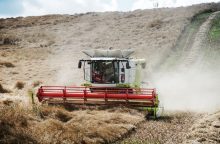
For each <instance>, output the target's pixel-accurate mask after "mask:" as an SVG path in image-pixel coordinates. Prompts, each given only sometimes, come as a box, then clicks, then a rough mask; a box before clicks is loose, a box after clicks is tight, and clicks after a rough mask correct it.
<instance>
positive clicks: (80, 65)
mask: <svg viewBox="0 0 220 144" xmlns="http://www.w3.org/2000/svg"><path fill="white" fill-rule="evenodd" d="M81 67H82V62H81V61H79V63H78V68H79V69H80V68H81Z"/></svg>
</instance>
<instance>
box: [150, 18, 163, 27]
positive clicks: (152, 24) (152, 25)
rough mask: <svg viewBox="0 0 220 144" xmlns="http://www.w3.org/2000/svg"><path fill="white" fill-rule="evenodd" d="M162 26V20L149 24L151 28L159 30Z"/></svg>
mask: <svg viewBox="0 0 220 144" xmlns="http://www.w3.org/2000/svg"><path fill="white" fill-rule="evenodd" d="M162 24H163V22H162V21H161V20H159V19H157V20H154V21H152V22H151V23H150V24H149V27H150V28H156V29H159V28H161V27H162Z"/></svg>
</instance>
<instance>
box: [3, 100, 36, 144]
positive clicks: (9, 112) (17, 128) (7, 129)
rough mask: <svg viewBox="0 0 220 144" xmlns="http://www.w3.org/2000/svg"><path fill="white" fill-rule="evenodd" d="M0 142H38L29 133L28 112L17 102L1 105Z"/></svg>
mask: <svg viewBox="0 0 220 144" xmlns="http://www.w3.org/2000/svg"><path fill="white" fill-rule="evenodd" d="M0 111H1V112H0V143H36V141H35V140H34V139H33V138H32V137H31V136H30V134H29V130H28V127H29V124H28V112H27V111H25V110H24V109H23V108H21V107H20V106H19V105H17V104H15V103H10V104H9V105H8V102H3V105H0Z"/></svg>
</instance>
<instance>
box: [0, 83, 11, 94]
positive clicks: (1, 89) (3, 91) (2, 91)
mask: <svg viewBox="0 0 220 144" xmlns="http://www.w3.org/2000/svg"><path fill="white" fill-rule="evenodd" d="M10 92H11V91H10V90H8V89H6V88H3V86H2V85H1V84H0V93H10Z"/></svg>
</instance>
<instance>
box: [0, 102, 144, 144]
mask: <svg viewBox="0 0 220 144" xmlns="http://www.w3.org/2000/svg"><path fill="white" fill-rule="evenodd" d="M5 103H7V102H5ZM0 106H2V105H0ZM3 106H4V107H3V108H2V109H0V127H1V131H0V143H14V142H15V143H27V142H35V143H87V144H90V143H95V144H96V143H111V142H114V141H117V140H119V139H122V138H123V137H125V136H126V135H127V134H128V133H129V132H131V131H133V130H134V129H135V128H136V126H137V125H138V124H139V123H140V122H141V121H143V120H144V117H143V115H142V114H140V113H138V112H137V111H131V112H132V113H130V112H129V111H127V110H125V111H123V110H122V111H123V112H122V111H121V110H119V111H117V110H113V111H112V110H110V111H107V110H106V111H103V110H101V111H97V110H77V111H71V112H70V111H67V110H65V109H64V108H62V107H52V106H40V107H39V109H38V112H39V114H40V117H39V116H38V115H36V114H35V113H33V112H30V111H29V110H26V109H25V108H23V107H21V106H19V105H13V103H9V104H4V103H3ZM126 111H127V112H126ZM11 138H12V139H11Z"/></svg>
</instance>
